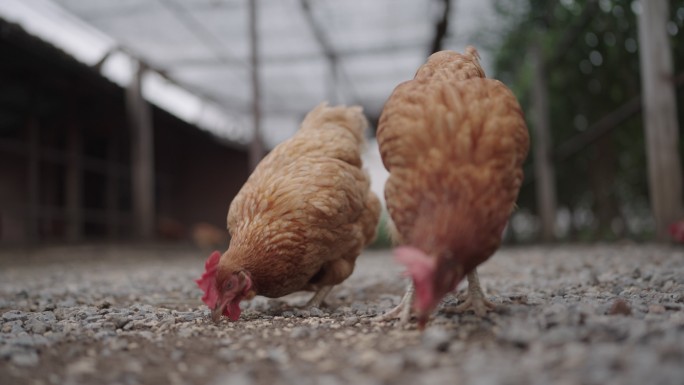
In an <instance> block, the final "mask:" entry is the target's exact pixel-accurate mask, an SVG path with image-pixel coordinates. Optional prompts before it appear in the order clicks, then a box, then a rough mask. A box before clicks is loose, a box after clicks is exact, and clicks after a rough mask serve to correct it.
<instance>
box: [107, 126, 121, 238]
mask: <svg viewBox="0 0 684 385" xmlns="http://www.w3.org/2000/svg"><path fill="white" fill-rule="evenodd" d="M109 128H110V130H109V132H110V133H109V135H110V139H109V143H108V145H107V174H106V177H107V192H106V196H105V207H106V210H107V237H108V238H109V239H110V240H114V239H117V238H118V237H119V184H120V183H119V180H120V178H119V173H118V170H117V160H118V155H119V135H118V131H117V130H116V128H114V127H113V126H110V127H109Z"/></svg>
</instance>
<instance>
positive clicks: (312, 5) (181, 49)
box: [25, 0, 493, 146]
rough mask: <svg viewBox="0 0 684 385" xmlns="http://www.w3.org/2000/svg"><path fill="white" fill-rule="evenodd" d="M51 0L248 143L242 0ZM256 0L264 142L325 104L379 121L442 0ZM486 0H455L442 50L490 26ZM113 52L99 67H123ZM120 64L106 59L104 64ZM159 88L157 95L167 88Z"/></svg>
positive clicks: (199, 113)
mask: <svg viewBox="0 0 684 385" xmlns="http://www.w3.org/2000/svg"><path fill="white" fill-rule="evenodd" d="M25 1H26V2H43V3H44V2H46V1H47V0H25ZM51 1H52V2H53V3H54V4H56V5H57V6H59V7H61V8H62V9H63V10H64V11H66V12H68V13H70V14H72V15H74V16H75V17H77V18H79V19H80V20H81V21H82V22H84V23H86V24H87V25H89V26H91V27H93V28H94V29H95V30H97V31H99V32H101V33H102V34H104V35H105V36H107V37H108V38H110V39H111V40H112V41H113V42H114V44H115V45H116V46H117V47H118V48H119V49H120V51H121V52H124V53H125V54H126V55H129V56H131V57H133V58H134V59H138V60H141V61H144V62H145V63H147V64H148V65H149V66H150V67H151V69H152V70H154V71H157V72H159V74H161V75H163V76H161V77H160V79H169V80H170V81H171V82H173V83H175V84H177V85H179V86H180V87H182V88H185V90H186V91H187V92H189V93H190V94H192V95H195V96H197V97H199V98H200V99H201V100H205V101H208V107H204V106H203V105H202V103H199V102H196V101H192V100H191V98H188V97H185V96H183V97H179V100H180V101H178V102H177V103H176V105H177V106H181V107H177V108H179V109H180V111H178V114H179V115H183V116H194V117H195V119H197V120H201V121H206V122H217V121H220V123H221V124H218V125H217V126H216V127H214V130H216V131H221V130H222V131H221V132H218V134H220V135H221V136H222V137H228V138H233V139H235V140H236V141H240V142H243V143H244V141H245V140H248V139H249V136H250V135H251V134H249V133H251V132H252V127H251V124H252V118H251V116H250V114H251V111H252V100H253V99H252V98H253V89H252V82H251V58H250V51H251V50H250V39H249V10H248V8H249V7H248V4H249V3H248V1H250V0H117V1H111V0H88V1H83V0H51ZM252 1H256V6H257V20H258V22H257V31H258V46H259V50H258V54H259V63H260V65H259V79H260V84H261V86H260V95H261V98H260V101H261V111H262V113H263V117H262V119H261V125H262V130H263V134H262V135H263V137H264V139H265V141H266V143H267V145H269V146H273V145H275V144H277V143H278V142H279V141H281V140H284V139H285V138H287V137H288V136H289V135H291V134H292V133H293V132H294V131H295V130H296V129H297V126H298V124H299V121H301V118H302V117H303V116H304V115H305V114H306V113H307V112H308V111H309V110H310V109H311V108H313V107H314V106H316V105H317V104H319V103H320V102H321V101H324V100H329V101H331V102H332V103H345V104H361V105H363V107H364V108H365V111H366V112H367V114H368V115H369V116H371V117H377V116H378V115H379V114H380V111H381V110H382V106H383V104H384V102H385V100H386V99H387V97H388V96H389V95H390V93H391V92H392V90H393V89H394V87H395V86H396V85H397V84H399V83H401V82H402V81H405V80H408V79H410V78H412V77H413V75H414V73H415V71H416V69H417V67H418V66H419V65H420V64H421V63H423V62H424V61H425V58H426V56H427V54H428V51H429V49H430V46H431V43H432V41H433V39H434V38H435V36H434V35H435V30H436V29H435V24H436V23H437V21H438V20H439V19H440V17H441V15H442V14H443V12H444V1H443V0H344V1H342V0H308V1H306V0H252ZM492 1H493V0H487V1H481V0H459V1H456V0H452V1H451V8H450V15H449V17H450V19H449V20H450V24H449V33H448V34H447V36H446V38H445V40H444V47H445V48H448V49H456V50H462V49H463V48H464V46H465V45H466V44H475V45H479V43H480V42H483V41H485V38H486V35H487V34H486V33H484V32H483V30H482V26H483V25H485V24H487V23H491V20H492V17H493V11H492ZM490 29H491V28H490ZM480 48H482V47H480ZM484 51H485V50H483V49H481V53H482V56H483V61H484V64H485V67H487V64H488V58H487V55H486V52H484ZM117 55H118V54H112V55H111V57H110V58H109V59H107V60H115V61H117V63H118V62H121V60H122V59H121V57H119V56H117ZM119 67H121V64H117V66H113V65H110V64H109V63H105V66H104V67H103V68H106V69H108V70H110V69H111V68H119ZM115 77H116V78H117V79H119V78H120V79H126V78H127V77H126V76H123V75H120V74H119V75H116V76H115ZM128 78H130V76H129V77H128ZM160 82H161V81H158V82H157V86H156V89H158V90H163V89H164V86H163V85H160V84H161V83H163V82H161V83H160ZM160 92H161V91H160ZM169 93H170V96H166V97H160V96H156V97H151V99H150V100H152V99H154V100H160V101H163V102H164V103H165V106H173V105H174V103H173V100H171V99H173V98H174V96H173V95H176V94H177V95H181V94H182V93H180V92H178V91H174V92H169ZM186 104H187V105H188V106H187V107H184V105H186ZM169 108H172V107H169ZM221 111H222V112H221ZM170 112H172V113H174V111H170ZM238 137H239V138H238Z"/></svg>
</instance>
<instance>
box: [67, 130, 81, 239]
mask: <svg viewBox="0 0 684 385" xmlns="http://www.w3.org/2000/svg"><path fill="white" fill-rule="evenodd" d="M67 130H68V132H67V162H66V178H65V186H64V187H65V194H64V195H65V197H66V218H67V220H66V223H67V226H66V239H67V240H68V241H71V242H76V241H79V240H81V237H82V235H83V209H82V207H81V201H82V199H81V197H82V195H81V191H82V185H83V183H82V181H83V170H82V167H81V157H82V156H81V132H80V130H79V128H78V126H77V125H76V124H75V123H74V122H69V127H68V128H67Z"/></svg>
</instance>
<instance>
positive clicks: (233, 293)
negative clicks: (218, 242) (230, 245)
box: [195, 251, 255, 322]
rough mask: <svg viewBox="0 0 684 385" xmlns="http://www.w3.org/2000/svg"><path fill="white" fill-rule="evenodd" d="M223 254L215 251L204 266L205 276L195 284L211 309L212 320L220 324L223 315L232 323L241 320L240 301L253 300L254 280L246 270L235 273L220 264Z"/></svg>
mask: <svg viewBox="0 0 684 385" xmlns="http://www.w3.org/2000/svg"><path fill="white" fill-rule="evenodd" d="M220 260H221V254H220V253H219V252H218V251H214V252H213V253H212V254H211V255H210V256H209V258H208V259H207V261H206V263H205V264H204V268H205V270H204V274H202V277H201V278H200V279H198V280H196V281H195V282H197V286H199V288H200V289H202V291H204V295H203V296H202V301H203V302H204V303H205V304H206V305H207V306H208V307H209V309H211V318H212V319H213V320H214V322H218V321H219V320H220V319H221V316H222V315H225V316H226V317H228V318H229V319H230V320H232V321H237V319H238V318H240V312H241V311H240V301H242V300H243V299H252V298H253V297H254V295H255V293H254V291H253V290H252V279H251V278H250V276H249V273H248V272H247V271H244V270H239V271H233V270H229V269H226V268H222V266H221V265H220V264H219V261H220Z"/></svg>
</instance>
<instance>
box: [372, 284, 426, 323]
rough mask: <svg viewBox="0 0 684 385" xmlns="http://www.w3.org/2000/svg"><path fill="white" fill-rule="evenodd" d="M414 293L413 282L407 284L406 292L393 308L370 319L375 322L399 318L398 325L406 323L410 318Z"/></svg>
mask: <svg viewBox="0 0 684 385" xmlns="http://www.w3.org/2000/svg"><path fill="white" fill-rule="evenodd" d="M414 294H415V289H414V287H413V283H410V284H409V287H408V289H406V294H404V297H403V298H402V299H401V301H400V302H399V305H397V306H396V307H395V308H394V309H392V310H390V311H388V312H387V313H385V314H381V315H379V316H376V317H374V318H373V319H372V321H375V322H385V321H389V320H393V319H396V318H399V324H400V325H407V324H408V323H409V321H410V320H411V305H412V304H413V296H414Z"/></svg>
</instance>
